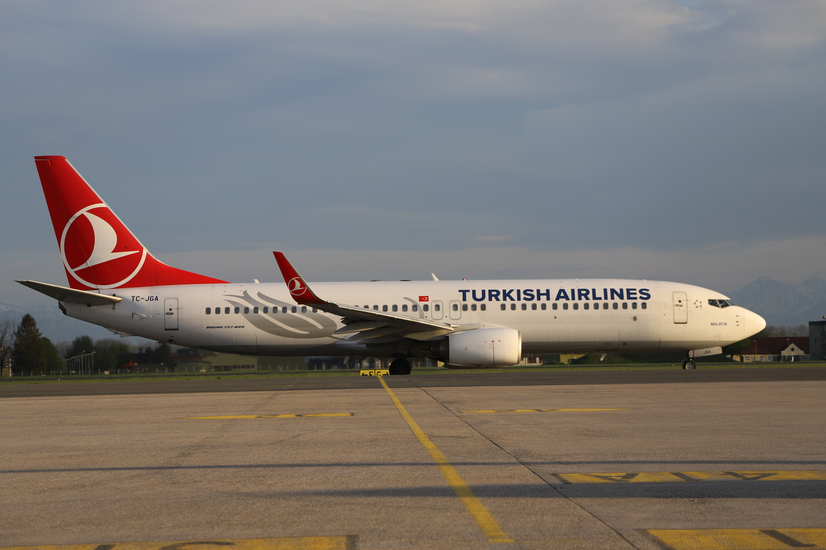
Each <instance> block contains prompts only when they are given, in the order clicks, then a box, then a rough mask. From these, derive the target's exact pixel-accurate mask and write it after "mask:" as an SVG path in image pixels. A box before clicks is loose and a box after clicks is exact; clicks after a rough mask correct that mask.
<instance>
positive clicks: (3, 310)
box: [0, 302, 119, 344]
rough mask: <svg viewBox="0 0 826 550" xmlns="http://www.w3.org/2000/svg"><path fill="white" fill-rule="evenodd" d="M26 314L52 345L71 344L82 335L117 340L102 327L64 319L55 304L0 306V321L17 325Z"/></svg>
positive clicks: (69, 318)
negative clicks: (63, 342) (26, 306)
mask: <svg viewBox="0 0 826 550" xmlns="http://www.w3.org/2000/svg"><path fill="white" fill-rule="evenodd" d="M27 313H28V314H30V315H31V316H32V317H34V320H35V321H36V322H37V328H38V329H40V333H41V334H43V336H45V337H46V338H48V339H49V340H51V341H52V343H53V344H56V343H57V342H61V341H68V342H71V341H72V340H74V339H75V338H77V337H78V336H83V335H87V336H91V337H92V340H102V339H104V338H119V337H118V336H116V335H114V334H112V333H111V332H109V331H108V330H106V329H105V328H103V327H99V326H96V325H90V324H89V323H85V322H83V321H79V320H77V319H73V318H71V317H66V316H65V315H63V312H62V311H60V309H58V307H57V302H54V305H50V306H32V307H29V308H24V307H19V306H12V305H9V304H0V320H4V319H11V320H12V321H14V322H15V323H19V322H20V320H21V319H22V318H23V316H24V315H25V314H27Z"/></svg>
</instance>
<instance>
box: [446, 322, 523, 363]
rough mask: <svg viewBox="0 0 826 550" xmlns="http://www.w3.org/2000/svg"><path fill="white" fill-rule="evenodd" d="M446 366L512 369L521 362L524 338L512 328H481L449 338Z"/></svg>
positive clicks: (455, 334) (458, 333) (452, 335)
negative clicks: (512, 366)
mask: <svg viewBox="0 0 826 550" xmlns="http://www.w3.org/2000/svg"><path fill="white" fill-rule="evenodd" d="M446 355H447V357H446V358H445V366H446V367H447V368H454V369H470V368H486V367H488V368H489V367H509V366H511V365H516V364H517V363H519V361H520V360H521V359H522V335H521V334H519V331H517V330H514V329H512V328H495V327H494V328H480V329H476V330H467V331H464V332H457V333H454V334H451V335H449V336H448V338H447V354H446Z"/></svg>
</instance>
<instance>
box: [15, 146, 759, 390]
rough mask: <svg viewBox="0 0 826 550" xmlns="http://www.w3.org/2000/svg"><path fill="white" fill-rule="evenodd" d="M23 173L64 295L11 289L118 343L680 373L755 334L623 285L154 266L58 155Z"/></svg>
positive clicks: (47, 289) (682, 301)
mask: <svg viewBox="0 0 826 550" xmlns="http://www.w3.org/2000/svg"><path fill="white" fill-rule="evenodd" d="M35 165H36V167H37V171H38V174H39V176H40V182H41V184H42V187H43V193H44V195H45V197H46V203H47V206H48V209H49V213H50V215H51V219H52V225H53V226H54V231H55V236H56V238H57V242H58V247H59V249H60V256H61V259H62V261H63V267H64V269H65V272H66V277H67V279H68V283H69V286H68V287H64V286H59V285H54V284H48V283H41V282H37V281H31V280H25V281H17V282H19V283H21V284H23V285H25V286H27V287H29V288H32V289H34V290H36V291H38V292H41V293H43V294H45V295H47V296H50V297H52V298H54V299H56V300H57V301H58V307H59V308H60V309H61V310H62V311H63V313H64V314H65V315H68V316H70V317H73V318H76V319H81V320H83V321H86V322H89V323H92V324H95V325H100V326H102V327H105V328H107V329H109V330H111V331H112V332H113V333H115V334H119V335H121V336H140V337H143V338H148V339H151V340H156V341H158V342H167V343H170V344H176V345H180V346H186V347H192V348H200V349H205V350H213V351H219V352H229V353H239V354H250V355H281V356H285V355H290V356H296V355H298V356H301V355H305V356H306V355H327V356H334V355H336V356H361V357H382V358H393V360H392V362H391V363H390V369H389V370H390V374H410V372H411V364H410V359H411V358H420V357H421V358H432V359H436V360H438V361H441V362H443V363H444V366H445V367H448V368H456V369H461V368H497V367H508V366H512V365H516V364H518V363H519V362H520V361H521V359H522V357H523V354H528V353H531V354H540V353H589V352H601V353H603V354H607V353H609V352H673V351H680V352H686V356H685V359H684V360H683V363H682V367H683V368H684V369H694V368H696V363H695V359H696V358H697V357H704V356H710V355H716V354H721V353H722V347H723V346H726V345H728V344H732V343H734V342H738V341H740V340H743V339H744V338H748V337H750V336H752V335H754V334H756V333H758V332H760V331H761V330H763V328H765V326H766V322H765V321H764V320H763V318H762V317H760V316H759V315H757V314H755V313H753V312H751V311H749V310H747V309H745V308H742V307H740V306H737V305H735V304H734V303H733V302H732V301H731V300H730V299H729V298H728V297H726V296H724V295H722V294H720V293H719V292H715V291H713V290H708V289H705V288H700V287H697V286H693V285H687V284H681V283H671V282H663V281H647V280H626V279H572V280H570V279H569V280H560V279H549V280H477V281H466V280H461V281H440V280H438V279H437V278H436V276H435V275H434V276H433V277H432V278H433V280H428V281H391V282H387V281H373V282H326V283H325V282H319V283H313V284H312V287H311V286H310V285H308V284H307V281H306V280H305V279H304V278H303V277H302V276H301V275H299V273H298V271H296V269H295V268H294V267H293V266H292V264H291V263H290V262H289V261H288V260H287V258H286V256H285V255H284V254H283V253H281V252H274V253H273V254H274V256H275V260H276V262H277V264H278V266H279V268H280V270H281V274H282V276H283V279H284V283H259V282H258V281H257V280H256V281H255V282H254V283H230V282H227V281H223V280H220V279H216V278H212V277H208V276H205V275H199V274H196V273H191V272H188V271H184V270H181V269H177V268H175V267H172V266H169V265H166V264H164V263H163V262H161V261H159V260H158V259H156V258H155V257H154V256H153V255H152V254H151V253H150V252H149V251H148V250H147V249H146V247H144V246H143V245H142V244H141V243H140V241H138V239H137V238H136V237H135V236H134V235H133V234H132V232H131V231H129V229H127V227H126V225H125V224H124V223H123V222H122V221H121V220H120V218H118V217H117V215H115V213H114V212H113V211H112V209H111V208H109V206H108V205H107V204H106V203H105V202H104V201H103V199H101V198H100V196H99V195H98V194H97V193H96V192H95V191H94V190H93V189H92V187H91V186H90V185H89V184H88V183H87V182H86V181H85V180H84V179H83V177H82V176H81V175H80V174H79V173H78V172H77V170H75V168H74V167H73V166H72V165H71V164H70V163H69V161H68V160H67V159H66V158H65V157H62V156H36V157H35Z"/></svg>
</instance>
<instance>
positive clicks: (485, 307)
mask: <svg viewBox="0 0 826 550" xmlns="http://www.w3.org/2000/svg"><path fill="white" fill-rule="evenodd" d="M487 308H488V306H487V305H486V304H479V309H481V310H482V311H485V310H486V309H487Z"/></svg>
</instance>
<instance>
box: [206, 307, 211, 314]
mask: <svg viewBox="0 0 826 550" xmlns="http://www.w3.org/2000/svg"><path fill="white" fill-rule="evenodd" d="M210 313H212V308H211V307H208V308H206V314H207V315H209V314H210Z"/></svg>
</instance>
